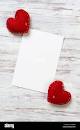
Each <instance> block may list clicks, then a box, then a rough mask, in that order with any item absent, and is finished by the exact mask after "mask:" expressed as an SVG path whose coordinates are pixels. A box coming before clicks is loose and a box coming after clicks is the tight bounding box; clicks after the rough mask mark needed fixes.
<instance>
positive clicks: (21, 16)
mask: <svg viewBox="0 0 80 130" xmlns="http://www.w3.org/2000/svg"><path fill="white" fill-rule="evenodd" d="M6 25H7V28H8V30H9V31H10V32H13V33H27V32H28V31H29V27H30V16H29V14H28V13H27V12H26V11H25V10H23V9H20V10H17V11H16V14H15V18H8V19H7V22H6Z"/></svg>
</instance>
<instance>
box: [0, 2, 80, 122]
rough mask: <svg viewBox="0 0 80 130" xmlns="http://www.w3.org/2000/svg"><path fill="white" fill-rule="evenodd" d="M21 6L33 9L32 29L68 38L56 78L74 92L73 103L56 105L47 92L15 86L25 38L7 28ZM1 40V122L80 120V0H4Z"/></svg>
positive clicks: (29, 9) (0, 31)
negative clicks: (22, 43) (14, 79)
mask: <svg viewBox="0 0 80 130" xmlns="http://www.w3.org/2000/svg"><path fill="white" fill-rule="evenodd" d="M19 8H23V9H27V10H28V11H29V12H30V14H31V19H32V22H31V28H35V29H39V30H43V31H47V32H51V33H53V34H61V35H63V36H64V37H65V39H64V44H63V47H62V51H61V55H60V59H59V63H58V66H57V72H56V76H55V79H60V80H63V81H64V83H65V87H66V89H67V90H69V91H70V92H71V93H72V97H73V98H72V102H71V103H70V104H68V105H66V106H61V107H59V106H54V105H51V104H49V103H47V101H46V97H47V95H46V94H44V93H39V92H35V91H31V90H27V89H23V88H20V87H16V86H11V82H12V79H13V75H14V70H15V64H16V60H17V56H18V51H19V47H20V43H21V37H20V36H15V35H12V34H11V35H7V34H6V33H5V31H4V29H3V28H5V27H6V20H7V18H8V17H9V16H13V15H14V13H15V11H16V10H17V9H19ZM0 39H1V40H0V121H80V0H76V1H75V0H1V1H0Z"/></svg>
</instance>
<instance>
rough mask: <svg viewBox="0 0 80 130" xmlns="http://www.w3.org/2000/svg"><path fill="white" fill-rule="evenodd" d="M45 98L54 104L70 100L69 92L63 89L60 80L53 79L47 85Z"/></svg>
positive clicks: (61, 103)
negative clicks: (53, 80)
mask: <svg viewBox="0 0 80 130" xmlns="http://www.w3.org/2000/svg"><path fill="white" fill-rule="evenodd" d="M47 100H48V102H50V103H53V104H56V105H64V104H67V103H68V102H69V101H70V100H71V94H70V92H68V91H65V90H64V84H63V82H62V81H55V82H53V83H51V84H50V86H49V89H48V97H47Z"/></svg>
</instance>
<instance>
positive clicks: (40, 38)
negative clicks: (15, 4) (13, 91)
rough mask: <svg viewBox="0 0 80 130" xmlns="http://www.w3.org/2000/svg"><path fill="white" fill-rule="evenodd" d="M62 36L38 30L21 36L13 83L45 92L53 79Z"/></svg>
mask: <svg viewBox="0 0 80 130" xmlns="http://www.w3.org/2000/svg"><path fill="white" fill-rule="evenodd" d="M62 44H63V37H62V36H59V35H53V34H50V33H47V32H42V31H39V30H31V31H30V33H29V35H26V36H23V38H22V42H21V47H20V52H19V55H18V60H17V64H16V68H15V74H14V79H13V83H12V84H13V85H16V86H20V87H23V88H26V89H31V90H36V91H40V92H45V93H47V90H48V86H49V84H50V83H51V82H52V81H53V80H54V77H55V72H56V68H57V63H58V58H59V56H60V51H61V48H62Z"/></svg>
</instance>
